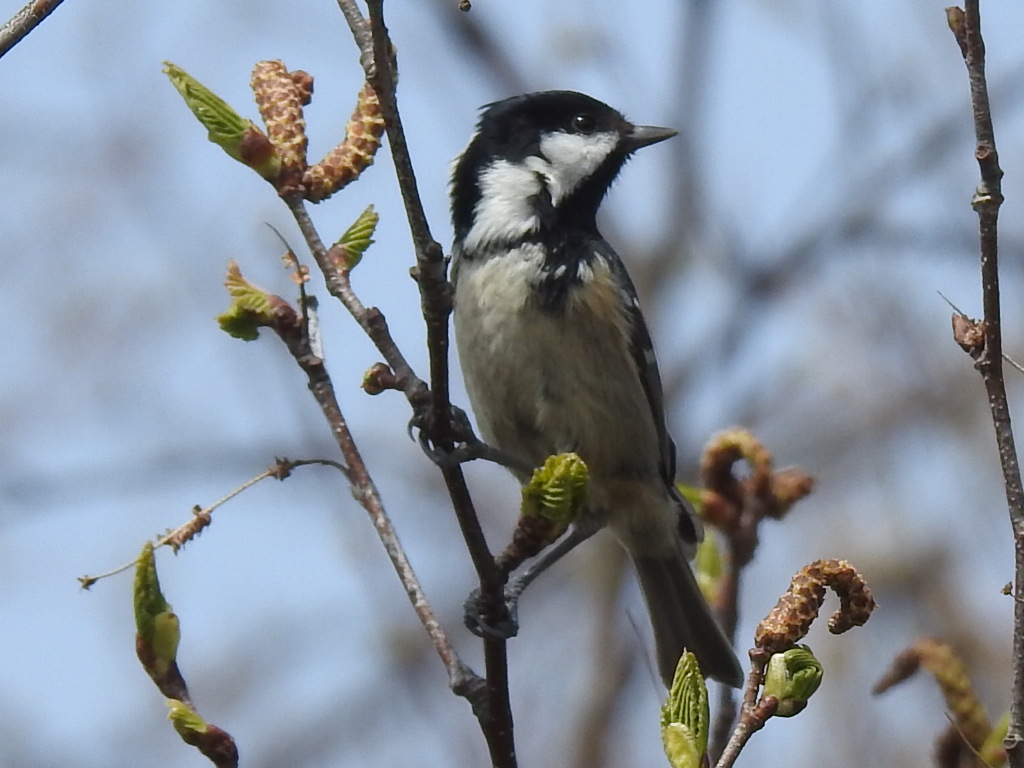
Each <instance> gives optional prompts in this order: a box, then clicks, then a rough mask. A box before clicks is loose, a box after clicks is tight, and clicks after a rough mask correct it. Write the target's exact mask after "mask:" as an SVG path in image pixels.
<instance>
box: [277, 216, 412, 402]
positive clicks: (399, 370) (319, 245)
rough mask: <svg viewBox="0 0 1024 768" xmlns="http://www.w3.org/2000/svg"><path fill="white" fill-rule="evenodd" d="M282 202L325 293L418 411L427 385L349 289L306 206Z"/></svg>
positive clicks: (379, 317) (375, 313) (379, 318)
mask: <svg viewBox="0 0 1024 768" xmlns="http://www.w3.org/2000/svg"><path fill="white" fill-rule="evenodd" d="M285 202H286V203H287V204H288V208H289V209H290V210H291V212H292V216H294V217H295V222H296V224H298V226H299V231H300V232H302V236H303V237H304V238H305V240H306V244H307V245H308V246H309V250H310V252H311V253H312V254H313V258H314V259H315V260H316V263H317V266H318V267H319V268H320V271H321V272H322V273H323V275H324V280H325V282H326V284H327V291H328V292H329V293H330V294H331V295H332V296H334V297H335V298H336V299H338V300H339V301H340V302H341V303H342V305H343V306H344V307H345V309H347V310H348V311H349V313H350V314H351V315H352V317H353V318H355V321H356V322H357V323H359V326H360V327H361V328H362V329H363V330H364V331H365V332H366V335H367V336H369V337H370V340H371V341H372V342H373V343H374V345H376V347H377V351H378V352H380V353H381V355H383V357H384V360H385V362H387V364H388V366H390V368H391V370H392V371H393V372H394V374H395V387H396V388H397V389H400V390H401V391H402V392H403V393H404V394H405V396H406V398H407V399H408V400H409V403H410V404H411V405H412V406H413V408H414V409H419V408H421V407H422V406H423V405H424V402H425V399H426V397H427V393H428V389H427V384H426V382H425V381H423V379H421V378H420V377H419V376H417V375H416V372H415V371H413V369H412V366H411V365H409V363H408V361H407V360H406V359H405V356H404V355H403V354H402V352H401V350H399V348H398V345H397V344H396V343H395V340H394V338H392V336H391V331H390V330H389V329H388V324H387V321H386V320H385V319H384V315H383V314H382V313H381V312H380V310H378V309H376V308H375V307H367V306H366V305H365V304H363V302H362V301H360V300H359V297H358V296H356V294H355V291H353V290H352V283H351V281H350V280H349V275H348V273H347V272H346V271H344V270H342V269H340V268H339V266H338V265H337V264H336V263H335V262H334V261H333V260H332V259H331V258H330V256H329V255H328V253H327V246H325V245H324V242H323V240H322V239H321V238H320V233H319V232H318V231H317V229H316V226H315V225H314V224H313V220H312V219H311V218H310V217H309V212H308V211H307V210H306V204H305V203H304V202H303V201H302V199H300V198H298V197H289V198H287V199H286V201H285Z"/></svg>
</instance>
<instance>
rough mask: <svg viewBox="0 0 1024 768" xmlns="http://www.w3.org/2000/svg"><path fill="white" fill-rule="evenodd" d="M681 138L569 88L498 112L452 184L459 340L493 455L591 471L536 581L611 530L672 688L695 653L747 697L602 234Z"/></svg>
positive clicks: (621, 280)
mask: <svg viewBox="0 0 1024 768" xmlns="http://www.w3.org/2000/svg"><path fill="white" fill-rule="evenodd" d="M675 133H676V132H675V131H673V130H670V129H667V128H656V127H651V126H639V125H633V124H632V123H630V122H629V121H627V120H626V119H625V117H623V116H622V115H621V114H620V113H619V112H617V111H616V110H614V109H612V108H611V107H609V106H608V105H606V104H603V103H601V102H600V101H597V100H595V99H593V98H590V97H589V96H585V95H583V94H581V93H575V92H571V91H546V92H542V93H531V94H526V95H523V96H516V97H514V98H511V99H506V100H505V101H499V102H496V103H494V104H490V105H488V106H486V107H485V108H484V111H483V113H482V116H481V119H480V122H479V125H478V127H477V131H476V133H475V134H474V135H473V137H472V139H471V140H470V142H469V145H468V146H467V147H466V149H465V150H464V151H463V153H462V154H461V155H460V156H459V157H458V158H457V159H456V161H455V164H454V171H453V174H452V181H451V205H452V224H453V226H454V229H455V242H454V247H453V251H452V283H453V284H454V302H455V319H454V323H455V337H456V342H457V345H458V351H459V358H460V361H461V364H462V372H463V375H464V378H465V382H466V389H467V391H468V394H469V399H470V403H471V405H472V407H473V412H474V414H475V416H476V420H477V423H478V425H479V428H480V432H481V434H482V436H483V438H484V439H485V440H486V441H487V442H488V443H490V444H491V445H493V446H494V447H496V448H498V449H499V450H501V451H503V452H504V453H506V454H509V455H511V456H515V457H517V458H518V459H521V460H523V461H525V462H526V464H527V465H528V466H539V465H541V464H542V463H543V462H544V460H545V459H546V458H547V457H548V456H550V455H552V454H556V453H560V452H564V451H575V452H577V453H578V454H579V455H580V456H581V457H582V458H583V460H584V461H586V463H587V466H588V467H589V469H590V485H589V489H588V503H587V509H586V510H585V512H584V513H583V514H582V515H581V517H580V519H578V520H577V521H576V523H575V525H574V528H573V530H572V531H571V532H570V534H569V535H568V537H567V539H566V540H564V541H563V542H561V543H560V545H559V546H556V547H555V548H554V550H553V552H554V556H553V557H550V556H548V555H549V554H550V552H549V553H545V556H542V561H543V564H542V565H541V566H540V568H538V570H540V569H542V568H543V567H546V565H547V564H549V563H550V562H551V561H552V560H553V559H555V558H557V557H558V556H560V555H561V554H563V553H564V552H565V551H567V550H568V549H570V548H571V547H572V546H574V545H575V544H576V543H578V542H580V541H582V540H584V539H586V538H587V537H588V536H590V535H591V534H593V533H595V532H596V531H598V530H599V529H601V528H604V527H608V528H609V529H610V530H611V531H612V532H613V533H614V534H615V536H616V537H617V539H618V540H619V541H620V542H621V544H622V545H623V546H624V547H625V548H626V550H627V551H628V553H629V555H630V557H631V558H632V560H633V563H634V565H635V567H636V572H637V575H638V577H639V582H640V587H641V591H642V592H643V595H644V598H645V600H646V602H647V608H648V612H649V613H650V617H651V623H652V625H653V629H654V638H655V646H656V652H657V660H658V670H659V672H660V674H661V677H662V679H663V680H664V681H665V684H666V685H670V684H671V681H672V676H673V673H674V671H675V667H676V663H677V661H678V659H679V656H680V654H681V653H682V651H683V649H684V648H686V649H689V650H690V651H693V652H694V653H695V654H696V655H697V659H698V661H699V663H700V666H701V669H702V671H703V672H704V674H705V676H708V677H712V678H715V679H717V680H720V681H722V682H724V683H728V684H730V685H735V686H739V685H740V684H741V683H742V677H743V673H742V670H741V668H740V666H739V663H738V661H737V659H736V656H735V654H734V652H733V650H732V647H731V646H730V644H729V642H728V640H727V639H726V637H725V635H724V634H723V633H722V631H721V629H720V628H719V627H718V625H717V624H716V622H715V620H714V618H713V616H712V614H711V611H710V609H709V607H708V605H707V603H705V601H704V599H703V597H702V596H701V593H700V590H699V589H698V587H697V583H696V581H695V579H694V576H693V573H692V572H691V570H690V567H689V565H688V562H687V561H688V560H689V559H690V558H692V556H693V553H694V550H695V548H696V545H697V543H698V542H699V541H700V539H701V538H702V536H703V530H702V527H701V524H700V521H699V520H698V518H697V517H696V515H695V514H694V512H693V510H692V508H691V507H690V506H689V505H688V504H687V503H686V502H685V501H684V500H683V498H682V497H681V496H680V494H679V492H678V490H677V489H676V487H675V482H674V479H675V446H674V445H673V443H672V440H671V438H670V437H669V435H668V431H667V429H666V425H665V413H664V404H663V395H662V388H661V378H660V375H659V373H658V366H657V362H656V360H655V356H654V349H653V347H652V345H651V339H650V335H649V334H648V331H647V326H646V324H645V322H644V318H643V315H642V314H641V312H640V306H639V302H638V299H637V295H636V290H635V289H634V287H633V283H632V281H631V280H630V278H629V275H628V274H627V273H626V268H625V266H624V265H623V263H622V261H621V260H620V259H619V257H618V255H617V254H616V253H615V251H614V250H613V249H612V247H611V246H610V245H609V244H608V243H607V242H606V241H605V240H604V238H603V237H601V234H600V233H599V232H598V230H597V225H596V221H595V218H596V215H597V209H598V207H599V205H600V203H601V200H602V199H603V198H604V196H605V193H606V192H607V191H608V189H609V187H610V186H611V184H612V182H613V181H614V180H615V177H616V176H617V175H618V173H619V171H620V170H621V168H622V166H623V164H624V163H625V161H626V159H627V158H628V157H629V156H630V155H631V154H632V153H633V152H634V151H635V150H637V149H640V148H641V147H646V146H649V145H651V144H655V143H657V142H659V141H663V140H665V139H668V138H670V137H672V136H674V135H675ZM513 472H514V473H515V474H516V476H517V477H518V479H519V480H520V482H526V481H527V480H528V479H529V473H528V472H525V471H523V470H522V469H515V468H513ZM544 557H547V559H546V560H545V559H544Z"/></svg>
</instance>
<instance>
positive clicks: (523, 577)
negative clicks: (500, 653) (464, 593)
mask: <svg viewBox="0 0 1024 768" xmlns="http://www.w3.org/2000/svg"><path fill="white" fill-rule="evenodd" d="M598 530H599V527H594V526H579V525H575V526H573V527H572V529H571V530H570V531H569V534H568V535H567V536H565V537H564V538H563V539H562V540H561V541H559V542H558V543H556V544H555V545H554V546H553V547H551V549H549V550H547V551H545V552H544V553H542V554H541V555H540V556H539V557H537V559H536V560H534V561H533V562H532V563H530V565H528V566H527V567H526V570H524V571H523V572H522V573H521V574H519V576H517V577H516V578H514V579H512V581H510V582H509V583H508V584H506V585H505V606H504V610H503V611H502V612H501V615H500V616H499V617H497V620H490V621H489V620H487V619H486V618H485V616H484V612H483V610H482V606H481V605H480V591H479V590H477V589H474V590H473V591H472V592H471V593H470V595H469V597H467V598H466V602H465V603H463V611H464V613H463V620H464V621H465V623H466V628H467V629H469V631H470V632H472V633H473V634H474V635H476V636H477V637H497V638H500V639H503V640H507V639H508V638H510V637H515V636H516V635H517V634H518V633H519V598H520V596H521V595H522V594H523V592H524V591H525V590H526V588H527V587H528V586H529V585H530V584H531V583H532V582H533V580H534V579H536V578H537V577H538V576H540V575H541V574H542V573H544V571H546V570H547V569H548V568H550V567H551V566H552V565H554V564H555V563H557V562H558V561H559V560H561V559H562V558H563V557H564V556H565V555H567V554H569V553H570V552H571V551H572V550H574V549H575V548H576V547H577V546H578V545H579V544H582V543H583V542H584V541H586V540H587V539H589V538H590V537H591V536H593V535H594V534H595V533H596V532H597V531H598Z"/></svg>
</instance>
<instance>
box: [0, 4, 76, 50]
mask: <svg viewBox="0 0 1024 768" xmlns="http://www.w3.org/2000/svg"><path fill="white" fill-rule="evenodd" d="M62 2H64V0H29V1H28V3H27V4H26V5H25V7H23V8H22V9H21V10H20V11H18V12H17V13H16V14H14V15H13V16H11V18H9V19H8V20H7V21H6V23H5V24H4V25H3V26H2V27H0V56H3V55H4V54H5V53H7V52H8V51H9V50H11V48H13V47H14V46H16V45H17V44H18V43H20V42H21V41H22V40H23V39H25V38H26V37H27V36H28V34H29V33H30V32H31V31H32V30H33V29H35V28H36V27H38V26H39V24H40V23H41V22H42V20H43V19H45V18H46V17H47V16H49V15H50V14H51V13H53V12H54V11H55V10H57V6H58V5H60V4H61V3H62Z"/></svg>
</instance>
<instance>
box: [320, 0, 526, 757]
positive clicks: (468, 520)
mask: <svg viewBox="0 0 1024 768" xmlns="http://www.w3.org/2000/svg"><path fill="white" fill-rule="evenodd" d="M338 5H339V7H340V8H341V11H342V13H343V15H344V16H345V19H346V21H347V22H348V25H349V28H350V29H351V30H352V34H353V37H354V38H355V41H356V44H357V45H358V46H359V49H360V62H361V63H362V65H363V68H364V70H365V72H366V77H367V80H368V81H369V82H370V84H371V85H372V86H373V87H374V90H375V91H376V92H377V96H378V98H379V99H380V104H381V112H382V114H383V116H384V122H385V126H386V131H387V135H388V144H389V145H390V147H391V157H392V160H393V162H394V166H395V174H396V176H397V179H398V185H399V189H400V191H401V194H402V200H403V202H404V204H405V211H406V218H407V219H408V222H409V230H410V232H411V234H412V241H413V247H414V249H415V252H416V266H415V267H414V268H413V270H412V274H413V277H414V279H415V280H416V282H417V284H418V285H419V289H420V305H421V309H422V312H423V318H424V321H425V323H426V326H427V353H428V357H429V361H430V388H429V389H428V390H426V394H427V395H428V401H429V402H428V406H427V408H426V409H423V408H419V407H418V405H419V404H418V403H413V405H414V408H415V409H416V415H417V417H418V418H419V419H420V423H418V424H417V426H419V428H420V429H421V430H423V431H424V433H425V434H426V436H427V437H428V438H429V440H430V441H431V443H432V444H433V445H434V446H435V447H436V448H438V449H439V450H440V451H442V452H451V451H452V449H453V448H454V443H453V437H454V435H455V432H456V429H455V426H454V424H453V420H452V406H451V402H450V395H449V379H448V350H449V337H448V317H449V315H450V314H451V312H452V298H451V286H450V285H449V283H448V277H447V266H446V263H445V258H444V251H443V249H442V248H441V245H440V243H438V242H437V241H436V240H435V239H434V237H433V235H431V233H430V226H429V224H428V222H427V218H426V214H425V213H424V211H423V204H422V202H421V200H420V195H419V189H418V187H417V185H416V174H415V171H414V169H413V164H412V158H411V156H410V153H409V146H408V143H407V142H406V139H405V131H404V129H403V127H402V120H401V115H400V113H399V110H398V101H397V96H396V93H395V82H396V74H395V69H394V47H393V46H392V44H391V39H390V37H389V35H388V30H387V26H386V25H385V23H384V15H383V1H382V0H368V1H367V8H368V11H369V23H368V24H367V21H366V19H365V18H364V17H363V16H362V13H361V11H360V10H359V8H358V6H357V5H356V4H355V0H338ZM367 27H368V28H369V31H370V34H369V36H367ZM318 261H319V258H318ZM396 373H398V371H397V370H396ZM441 473H442V476H443V477H444V481H445V485H446V487H447V489H448V494H449V496H450V497H451V500H452V507H453V509H454V511H455V515H456V519H457V520H458V523H459V527H460V529H461V531H462V536H463V539H464V540H465V542H466V546H467V549H468V550H469V554H470V558H471V559H472V561H473V566H474V568H475V569H476V572H477V576H478V578H479V581H480V590H479V594H480V605H481V609H482V611H483V613H484V615H485V617H486V616H488V615H493V616H497V615H499V614H500V612H502V611H503V610H504V605H505V597H504V587H505V582H506V580H507V576H506V574H504V573H503V572H502V571H501V569H499V568H498V567H497V564H496V563H495V559H494V556H493V554H492V553H491V551H490V548H489V547H488V545H487V540H486V538H485V537H484V534H483V529H482V528H481V527H480V521H479V518H478V517H477V514H476V509H475V508H474V506H473V501H472V498H471V497H470V494H469V489H468V487H467V485H466V481H465V477H464V476H463V473H462V469H461V467H459V466H458V465H457V464H452V465H446V466H442V468H441ZM483 643H484V666H485V675H486V684H487V703H486V706H485V707H483V708H478V707H476V706H475V705H474V711H475V713H476V715H477V718H478V720H479V722H480V726H481V730H482V731H483V733H484V737H485V739H486V740H487V745H488V749H489V751H490V755H491V761H492V764H493V765H494V766H495V767H496V768H515V765H516V756H515V742H514V739H513V726H512V710H511V706H510V703H509V695H508V660H507V648H506V641H505V640H500V639H497V638H485V639H484V641H483Z"/></svg>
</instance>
